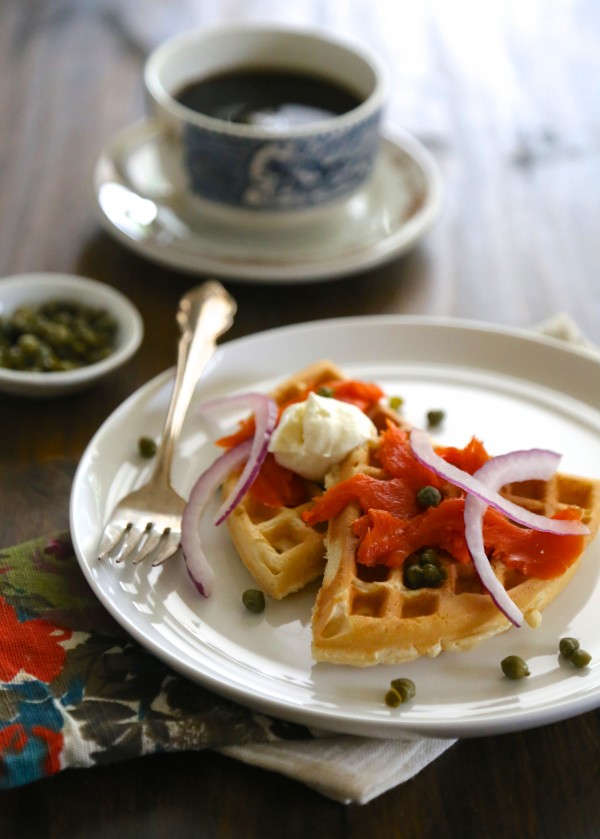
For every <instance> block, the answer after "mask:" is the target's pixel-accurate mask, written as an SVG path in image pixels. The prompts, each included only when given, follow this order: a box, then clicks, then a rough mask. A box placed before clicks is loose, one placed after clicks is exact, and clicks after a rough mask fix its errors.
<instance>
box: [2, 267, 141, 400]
mask: <svg viewBox="0 0 600 839" xmlns="http://www.w3.org/2000/svg"><path fill="white" fill-rule="evenodd" d="M50 300H69V301H74V302H76V303H80V304H82V305H84V306H91V307H94V308H99V309H105V310H106V311H107V312H109V313H110V314H111V315H112V316H113V317H114V318H115V319H116V321H117V324H118V332H117V338H116V346H115V349H114V350H113V352H111V354H110V355H109V356H107V357H106V358H104V359H102V361H97V362H94V363H93V364H89V365H87V366H85V367H78V368H77V369H74V370H66V371H64V372H63V371H61V372H51V373H38V372H27V371H20V370H9V369H6V368H4V367H0V391H3V392H4V393H12V394H16V395H19V396H30V397H52V396H62V395H63V394H66V393H71V392H74V391H77V390H83V389H84V388H88V387H90V386H91V385H94V384H96V382H98V381H99V380H100V379H102V378H103V377H104V376H107V375H108V374H109V373H112V372H113V371H114V370H116V369H117V367H120V366H121V365H122V364H124V363H125V362H126V361H128V360H129V359H130V358H131V356H132V355H133V354H134V353H135V352H136V350H137V349H138V347H139V346H140V343H141V341H142V337H143V334H144V326H143V322H142V318H141V315H140V313H139V312H138V310H137V309H136V308H135V306H134V305H133V304H132V303H131V302H130V301H129V300H128V299H127V298H126V297H125V296H124V295H123V294H121V292H119V291H117V290H116V289H114V288H111V286H108V285H105V284H104V283H99V282H96V281H95V280H89V279H85V278H84V277H78V276H73V275H70V274H53V273H40V274H20V275H15V276H13V277H6V278H4V279H0V317H10V316H11V315H12V313H13V312H14V311H15V309H17V308H18V307H19V306H23V305H28V306H37V305H41V304H42V303H44V302H47V301H50Z"/></svg>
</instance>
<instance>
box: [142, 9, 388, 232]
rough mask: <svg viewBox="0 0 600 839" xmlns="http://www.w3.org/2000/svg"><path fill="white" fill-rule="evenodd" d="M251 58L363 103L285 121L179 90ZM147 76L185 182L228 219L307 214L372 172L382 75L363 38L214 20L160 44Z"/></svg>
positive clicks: (342, 196)
mask: <svg viewBox="0 0 600 839" xmlns="http://www.w3.org/2000/svg"><path fill="white" fill-rule="evenodd" d="M256 66H260V67H261V69H262V70H264V69H267V70H269V69H273V70H279V71H281V70H283V71H292V72H302V73H306V74H309V75H313V76H320V77H324V78H326V79H328V80H329V81H331V82H333V83H337V84H340V85H343V86H345V87H346V88H349V89H351V90H352V91H353V92H354V93H355V94H356V95H357V97H358V101H359V104H358V105H357V106H356V107H353V108H352V109H351V110H349V111H347V112H346V113H342V114H340V115H336V116H332V117H327V118H324V119H322V120H319V121H315V122H311V123H309V124H305V125H299V126H291V127H290V126H288V127H283V128H281V127H278V126H275V127H272V126H266V127H265V126H264V125H258V126H257V125H246V124H240V123H237V122H228V121H226V120H224V119H219V118H215V117H213V116H207V115H205V114H203V113H199V112H198V111H196V110H192V109H190V108H188V107H186V106H184V105H182V104H181V103H180V102H179V101H177V99H176V98H175V97H176V96H177V95H178V94H179V93H180V91H181V90H182V89H183V88H184V87H185V86H186V85H188V84H190V83H191V82H194V81H198V80H200V79H202V78H208V77H211V76H213V75H215V74H219V73H223V72H226V71H231V70H240V69H244V68H249V67H256ZM144 80H145V84H146V88H147V91H148V93H149V96H150V103H151V106H152V108H153V112H154V116H155V118H157V119H158V120H159V121H160V123H161V124H162V126H163V130H164V131H165V132H168V135H169V138H170V141H171V144H172V148H173V149H174V150H175V152H176V154H175V155H174V158H175V159H176V161H177V165H178V167H180V169H181V171H182V173H183V177H184V179H185V180H184V182H185V184H186V189H187V190H188V191H189V193H190V194H191V195H192V196H193V197H194V198H195V199H198V200H199V201H200V202H201V205H202V208H203V210H206V211H210V212H212V213H215V214H217V215H220V216H222V217H224V218H225V219H227V220H231V221H240V220H243V221H247V220H249V219H251V220H253V221H256V220H257V219H258V220H268V221H270V222H273V221H274V220H278V221H280V220H282V219H283V220H286V219H292V220H294V221H297V220H299V219H300V218H313V217H315V216H316V215H319V214H320V213H321V212H322V211H323V210H324V209H325V210H327V209H329V208H331V207H332V206H334V205H336V204H338V203H340V202H343V201H345V200H346V199H348V198H349V197H351V196H352V195H353V194H355V193H356V192H357V191H358V190H359V189H360V188H361V187H362V186H363V185H364V184H365V182H366V181H367V179H368V178H369V176H370V174H371V172H372V169H373V165H374V162H375V159H376V157H377V153H378V149H379V141H380V131H381V122H382V116H383V110H384V106H385V102H386V97H387V79H386V74H385V70H384V68H383V67H382V65H381V63H380V62H379V60H378V59H377V58H376V57H375V56H374V55H372V54H371V53H370V52H369V51H368V50H366V49H365V48H363V47H361V46H358V45H355V44H348V43H345V42H343V41H341V40H337V39H336V38H335V37H332V36H329V35H327V34H323V33H321V32H317V31H314V30H310V31H308V30H303V29H295V28H282V27H276V26H262V25H251V24H248V25H238V26H219V27H216V28H210V29H205V30H200V31H198V32H191V33H186V34H183V35H180V36H177V37H175V38H173V39H171V40H170V41H167V42H166V43H164V44H162V45H161V46H159V47H158V48H157V49H156V50H155V51H154V52H153V53H152V55H151V56H150V57H149V59H148V61H147V63H146V67H145V71H144Z"/></svg>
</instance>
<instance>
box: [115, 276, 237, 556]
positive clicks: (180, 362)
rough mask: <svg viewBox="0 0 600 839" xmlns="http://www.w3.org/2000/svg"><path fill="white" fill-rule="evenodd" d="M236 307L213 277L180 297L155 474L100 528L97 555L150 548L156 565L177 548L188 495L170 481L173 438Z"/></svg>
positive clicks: (134, 553)
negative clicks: (178, 333) (177, 336)
mask: <svg viewBox="0 0 600 839" xmlns="http://www.w3.org/2000/svg"><path fill="white" fill-rule="evenodd" d="M235 311H236V303H235V301H234V300H233V298H232V297H230V295H229V294H228V293H227V292H226V291H225V289H224V288H223V286H222V285H221V284H220V283H218V282H216V281H214V280H211V281H209V282H207V283H204V284H203V285H201V286H198V287H197V288H194V289H192V290H191V291H189V292H188V293H187V294H185V295H184V296H183V297H182V298H181V300H180V302H179V310H178V312H177V322H178V324H179V329H180V331H181V337H180V339H179V345H178V353H177V372H176V375H175V384H174V386H173V393H172V395H171V401H170V404H169V410H168V412H167V418H166V421H165V426H164V429H163V433H162V437H161V442H160V445H159V448H158V451H157V453H156V459H155V462H154V469H153V472H152V476H151V478H150V480H149V481H148V483H146V484H145V485H144V486H143V487H141V488H140V489H137V490H135V491H134V492H132V493H130V494H129V495H126V496H125V498H123V499H122V500H121V501H120V502H119V503H118V504H117V506H116V507H115V509H114V511H113V513H112V516H111V517H110V519H109V521H108V523H107V524H106V526H105V529H104V533H103V534H102V539H101V541H100V547H99V548H98V559H104V558H106V557H109V556H111V557H112V558H113V559H114V560H115V561H117V562H122V561H123V560H124V559H126V558H131V559H133V561H134V562H135V563H137V562H141V560H142V559H144V558H146V557H148V556H149V555H150V554H152V555H153V556H152V559H153V561H152V564H153V565H158V564H159V563H161V562H163V561H164V560H165V559H168V558H169V557H170V556H172V555H173V554H174V553H176V551H177V550H178V548H179V543H180V541H181V516H182V513H183V509H184V507H185V501H184V500H183V498H182V497H181V496H180V495H179V494H178V493H177V492H176V491H175V490H174V489H173V487H172V486H171V477H170V476H171V463H172V460H173V454H174V451H175V444H176V442H177V439H178V437H179V434H180V432H181V427H182V425H183V420H184V418H185V415H186V413H187V409H188V407H189V404H190V400H191V398H192V394H193V392H194V388H195V387H196V384H197V382H198V379H199V377H200V374H201V373H202V371H203V370H204V368H205V366H206V364H207V362H208V361H209V359H210V357H211V355H212V353H213V351H214V348H215V343H216V340H217V338H218V337H219V336H220V335H222V334H223V333H224V332H226V331H227V329H229V327H230V326H231V324H232V323H233V316H234V315H235Z"/></svg>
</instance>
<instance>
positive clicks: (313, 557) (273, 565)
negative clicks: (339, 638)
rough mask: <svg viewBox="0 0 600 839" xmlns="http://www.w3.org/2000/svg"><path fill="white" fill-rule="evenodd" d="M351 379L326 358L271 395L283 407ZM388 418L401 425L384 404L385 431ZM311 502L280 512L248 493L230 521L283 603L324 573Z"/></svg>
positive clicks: (265, 584) (263, 581) (252, 565)
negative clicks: (306, 515)
mask: <svg viewBox="0 0 600 839" xmlns="http://www.w3.org/2000/svg"><path fill="white" fill-rule="evenodd" d="M345 378H346V376H345V375H344V373H343V372H342V371H341V370H340V369H339V368H338V367H336V366H335V364H332V362H330V361H327V360H322V361H318V362H316V363H315V364H312V365H310V366H309V367H306V368H305V369H303V370H301V371H300V372H298V373H296V374H294V375H293V376H291V377H290V378H289V379H286V381H284V382H283V383H282V384H281V385H280V386H279V387H277V388H276V390H274V391H273V392H272V393H271V396H272V397H273V399H274V400H275V402H276V403H277V405H279V406H280V407H281V406H282V405H285V404H286V403H288V402H289V401H291V400H293V399H294V398H296V397H298V396H300V395H302V394H303V393H305V391H306V388H307V387H311V388H315V387H319V385H320V384H323V383H324V382H328V381H331V380H334V379H335V380H343V379H345ZM385 418H389V419H393V420H394V421H397V422H400V418H399V417H398V415H397V414H396V413H395V412H393V411H391V410H390V409H388V408H387V407H385V406H384V405H382V406H381V407H380V408H379V409H378V410H377V412H376V415H375V416H371V419H372V420H373V422H374V423H375V425H377V426H378V427H382V424H383V423H384V419H385ZM236 478H237V474H232V475H230V476H229V478H228V479H227V480H226V481H225V482H224V484H223V493H224V495H225V496H227V495H228V494H229V493H230V492H231V491H232V489H233V486H234V484H235V480H236ZM308 486H309V490H310V492H309V495H310V496H311V497H314V496H315V495H317V494H319V493H320V492H321V488H320V487H319V486H318V485H317V484H313V483H310V484H309V485H308ZM310 504H311V502H310V501H308V502H307V503H305V504H301V505H299V506H296V507H280V508H276V509H274V508H272V507H268V506H266V505H264V504H259V503H256V502H255V501H253V500H252V497H251V494H250V493H248V494H247V495H246V496H245V497H244V498H243V499H242V501H241V503H240V504H239V505H238V506H237V507H236V508H235V510H233V512H232V513H231V514H230V516H229V517H228V519H227V523H228V527H229V532H230V534H231V538H232V540H233V542H234V544H235V547H236V549H237V551H238V553H239V555H240V558H241V559H242V562H243V563H244V565H245V566H246V568H247V569H248V571H249V572H250V573H251V574H252V576H253V577H254V579H255V580H256V582H257V584H258V585H259V586H260V588H261V589H262V590H263V591H264V592H265V593H267V594H269V595H271V597H274V598H276V599H278V600H279V599H281V598H282V597H285V596H286V595H288V594H291V593H292V592H295V591H299V590H300V589H301V588H303V587H304V586H305V585H307V584H308V583H310V582H312V581H313V580H315V579H316V578H317V577H319V576H320V575H321V574H322V573H323V568H324V566H325V548H324V544H323V539H324V533H325V529H326V528H325V526H323V527H322V528H321V529H320V530H319V529H315V528H312V527H308V526H307V525H305V524H304V522H303V521H302V513H303V512H304V510H306V509H307V508H308V507H309V506H310Z"/></svg>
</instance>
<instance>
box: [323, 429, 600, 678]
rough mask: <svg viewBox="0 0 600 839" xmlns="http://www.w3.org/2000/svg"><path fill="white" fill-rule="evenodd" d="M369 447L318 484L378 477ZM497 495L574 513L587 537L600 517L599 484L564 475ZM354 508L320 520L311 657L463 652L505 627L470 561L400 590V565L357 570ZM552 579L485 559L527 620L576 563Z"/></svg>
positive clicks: (400, 657)
mask: <svg viewBox="0 0 600 839" xmlns="http://www.w3.org/2000/svg"><path fill="white" fill-rule="evenodd" d="M375 451H376V444H375V445H372V444H371V445H366V446H362V447H360V448H358V449H356V450H355V451H354V452H351V453H350V454H349V455H348V456H347V458H346V459H345V461H343V463H342V464H340V466H339V467H337V468H336V469H335V470H332V472H331V473H330V476H329V480H328V485H331V484H333V483H335V482H337V481H338V480H344V479H345V478H348V477H350V476H351V475H353V474H355V473H356V472H365V473H367V474H370V475H372V476H374V477H377V478H383V479H385V478H386V474H385V473H384V472H383V471H382V469H381V467H379V466H378V464H377V460H376V458H375ZM503 493H504V494H505V495H506V496H507V497H508V498H509V499H510V500H512V501H514V502H515V503H517V504H519V505H521V506H523V507H526V508H528V509H530V510H531V511H532V512H536V513H539V514H541V515H552V514H553V513H555V512H556V511H558V510H560V509H564V508H565V507H567V506H569V507H573V506H577V507H580V508H581V509H582V510H583V521H584V522H585V523H586V524H587V525H588V527H589V528H590V531H591V534H590V536H589V537H587V542H588V543H589V541H591V539H592V538H593V536H594V535H595V533H596V531H597V530H598V524H599V520H600V481H593V480H587V479H584V478H578V477H574V476H570V475H565V474H558V475H556V476H555V477H554V478H553V479H552V480H551V481H548V482H542V481H529V482H523V483H521V484H512V485H510V486H508V487H505V488H504V491H503ZM358 515H360V509H359V507H358V505H357V504H354V503H353V504H350V505H348V507H346V508H345V510H343V511H342V512H341V513H340V514H339V515H338V516H337V517H336V518H334V519H333V520H332V521H331V522H330V523H329V528H328V533H327V539H326V544H327V565H326V569H325V573H324V578H323V585H322V587H321V589H320V591H319V593H318V595H317V600H316V603H315V607H314V610H313V616H312V631H313V645H312V649H313V656H314V658H315V659H316V660H317V661H328V662H332V663H337V664H350V665H354V666H359V667H364V666H369V665H374V664H381V663H390V664H392V663H397V662H403V661H409V660H411V659H414V658H417V657H418V656H430V657H434V656H437V655H438V654H439V653H441V652H442V651H443V650H468V649H471V648H472V647H473V646H475V645H476V644H478V643H479V642H481V641H483V640H484V639H486V638H489V637H491V636H493V635H497V634H499V633H500V632H503V631H505V630H506V629H508V628H509V627H510V626H511V624H510V623H509V621H508V620H507V619H506V618H505V617H504V615H503V614H502V613H501V612H500V611H499V610H498V609H497V608H496V606H495V605H494V604H493V602H492V600H491V598H490V596H489V595H488V594H487V593H486V592H485V591H484V590H483V589H482V587H481V585H480V583H479V580H478V577H477V574H476V571H475V569H474V567H473V565H472V564H471V563H468V564H463V563H460V562H457V561H455V560H453V559H451V558H450V557H449V556H446V558H444V557H443V555H442V554H441V553H440V558H441V561H442V564H443V565H444V568H445V570H446V572H447V579H446V580H445V581H444V583H442V585H441V586H440V587H439V588H421V589H417V590H410V589H408V588H406V587H405V585H404V584H403V580H402V576H403V572H402V568H387V567H386V566H383V565H379V566H375V567H366V566H363V565H360V564H359V563H357V562H356V559H355V555H356V550H357V540H356V537H355V536H354V534H353V532H352V522H353V520H354V519H356V518H357V516H358ZM579 562H580V560H578V561H577V562H575V563H574V564H573V565H571V566H570V567H569V568H568V569H567V571H566V572H565V573H564V574H563V575H562V576H560V577H558V578H555V579H551V580H541V579H537V578H533V577H531V576H529V577H525V576H524V575H522V574H521V573H520V572H518V571H516V570H512V569H509V568H508V567H507V566H506V565H505V564H504V563H502V562H501V561H498V560H497V561H494V560H493V559H492V566H493V568H494V571H495V573H496V575H497V576H498V578H499V579H500V580H501V582H502V584H503V585H504V587H505V588H506V589H507V590H508V591H509V592H510V596H511V597H512V598H513V600H514V601H515V602H516V604H517V605H518V606H519V608H520V609H521V610H522V611H523V613H524V614H525V617H526V619H527V622H528V623H530V624H531V625H537V623H539V621H540V620H541V615H540V612H541V611H542V609H544V608H545V607H546V606H547V605H548V604H549V603H550V602H551V601H552V600H553V599H554V598H555V597H556V595H557V594H559V592H560V591H562V589H563V588H564V587H565V586H566V585H567V583H568V582H569V580H570V579H571V577H572V576H573V575H574V574H575V571H576V569H577V567H578V565H579Z"/></svg>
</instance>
